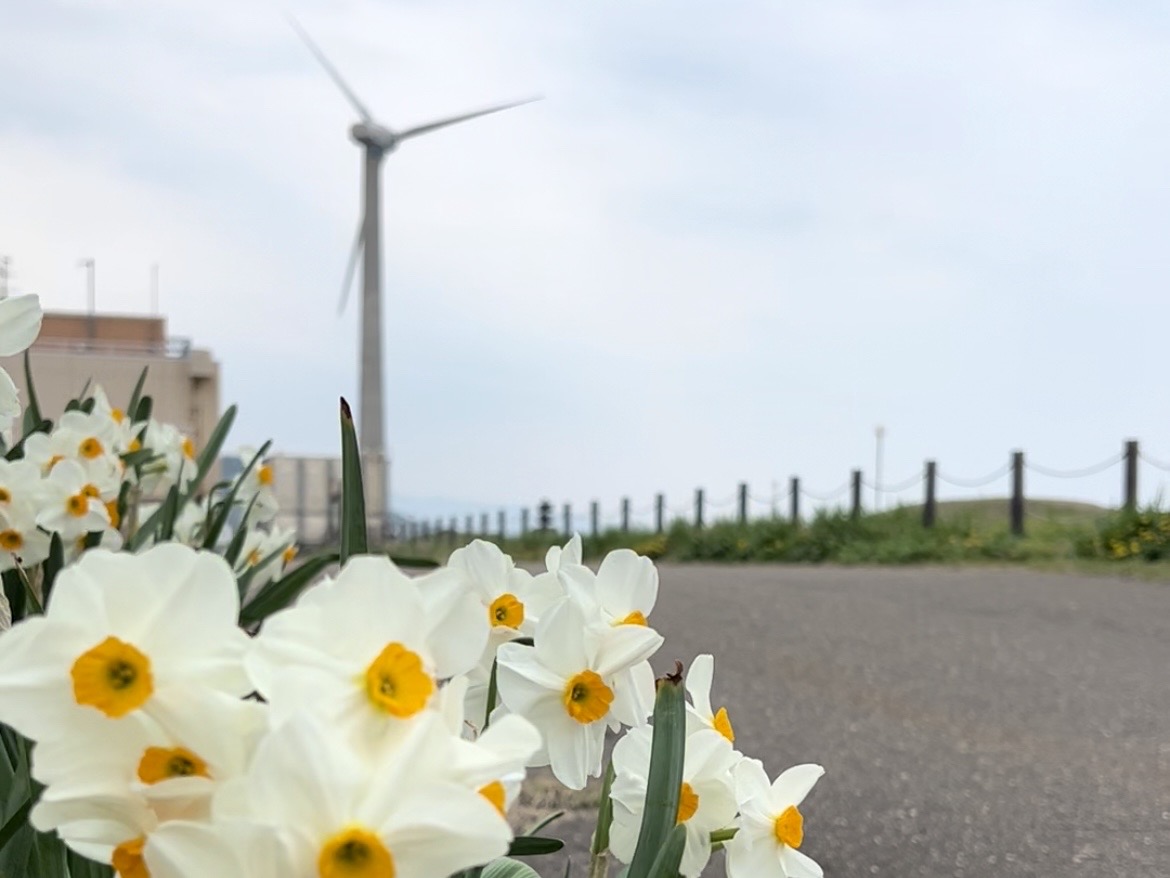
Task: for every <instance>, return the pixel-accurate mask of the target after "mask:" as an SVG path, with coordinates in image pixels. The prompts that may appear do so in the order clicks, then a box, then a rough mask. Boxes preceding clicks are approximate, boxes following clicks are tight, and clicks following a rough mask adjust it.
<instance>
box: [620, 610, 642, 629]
mask: <svg viewBox="0 0 1170 878" xmlns="http://www.w3.org/2000/svg"><path fill="white" fill-rule="evenodd" d="M613 624H614V625H641V626H643V627H645V625H646V616H645V615H644V614H643V613H642V611H641V610H634V611H633V612H632V613H630V614H629V615H628V616H626V618H624V619H622V620H621V621H620V622H614V623H613Z"/></svg>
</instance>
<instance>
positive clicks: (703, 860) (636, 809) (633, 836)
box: [609, 726, 738, 878]
mask: <svg viewBox="0 0 1170 878" xmlns="http://www.w3.org/2000/svg"><path fill="white" fill-rule="evenodd" d="M652 741H653V729H652V728H651V727H650V726H642V727H641V728H637V729H631V730H630V731H628V732H626V734H625V735H623V736H622V738H621V740H619V741H618V742H617V744H615V745H614V748H613V768H614V781H613V787H612V789H611V791H610V796H611V798H612V799H613V826H612V828H611V829H610V836H609V846H610V850H612V851H613V853H614V856H615V857H617V858H618V859H619V860H621V861H622V862H623V863H628V862H630V860H631V859H633V857H634V849H635V847H637V844H638V834H639V832H640V831H641V827H642V812H643V811H644V810H645V806H646V787H647V781H648V778H649V774H650V747H651V743H652ZM737 761H738V760H737V757H736V755H735V752H734V751H733V750H732V749H731V744H730V743H728V741H727V739H726V738H724V737H723V736H722V735H720V734H719V733H718V732H714V731H712V730H710V729H699V730H698V731H695V732H694V733H692V734H688V735H687V741H686V754H685V756H684V757H683V775H682V778H683V779H682V787H681V789H680V790H679V803H678V816H677V821H676V822H678V823H683V824H685V826H686V834H687V840H686V846H685V847H684V849H683V856H682V862H681V863H680V864H679V872H680V873H681V874H682V875H684V876H686V878H697V876H698V875H699V874H700V873H701V872H702V871H703V867H704V866H706V865H707V861H708V860H709V859H710V858H711V833H712V832H714V831H715V830H717V829H724V828H726V827H728V826H730V825H731V824H732V823H733V822H734V821H735V814H736V811H737V810H738V806H737V803H736V798H735V782H734V780H733V778H732V774H731V770H732V768H733V767H734V766H735V764H736V762H737Z"/></svg>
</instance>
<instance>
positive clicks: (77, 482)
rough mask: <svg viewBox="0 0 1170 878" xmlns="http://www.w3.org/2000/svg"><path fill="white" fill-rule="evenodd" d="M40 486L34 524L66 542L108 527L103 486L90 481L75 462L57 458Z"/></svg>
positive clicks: (107, 511)
mask: <svg viewBox="0 0 1170 878" xmlns="http://www.w3.org/2000/svg"><path fill="white" fill-rule="evenodd" d="M42 488H43V494H42V498H43V500H42V505H41V510H40V512H39V513H38V514H37V524H38V525H39V526H40V527H43V528H44V529H45V530H47V531H50V532H53V531H55V532H57V533H59V534H61V539H62V541H63V542H65V543H69V542H71V541H73V540H75V539H77V538H78V537H81V536H84V535H85V534H87V533H96V532H100V531H104V530H106V529H107V528H108V527H109V526H110V510H109V509H108V508H107V507H106V504H105V501H104V500H102V486H100V485H95V484H94V483H93V482H91V481H90V478H89V474H88V473H87V472H86V471H85V470H84V469H83V468H82V466H81V464H79V463H78V462H77V461H75V460H69V459H66V460H59V461H57V463H55V464H54V465H53V470H52V472H50V473H49V476H48V478H46V479H45V480H44V482H43V483H42Z"/></svg>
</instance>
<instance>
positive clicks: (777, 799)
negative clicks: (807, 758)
mask: <svg viewBox="0 0 1170 878" xmlns="http://www.w3.org/2000/svg"><path fill="white" fill-rule="evenodd" d="M824 773H825V769H823V768H822V767H821V766H819V765H813V764H811V763H807V764H805V765H794V766H792V768H790V769H788V770H787V771H785V772H784V773H783V774H781V775H780V776H779V777H778V778H776V780H775V781H773V782H772V802H773V804H774V805H776V806H778V807H779V808H780V809H781V810H783V809H784V808H787V807H788V806H789V805H799V804H800V803H801V802H803V801H804V797H805V796H807V795H808V793H809V790H811V789H812V788H813V787H814V786H815V785H816V782H817V781H818V780H820V779H821V776H822V775H823V774H824Z"/></svg>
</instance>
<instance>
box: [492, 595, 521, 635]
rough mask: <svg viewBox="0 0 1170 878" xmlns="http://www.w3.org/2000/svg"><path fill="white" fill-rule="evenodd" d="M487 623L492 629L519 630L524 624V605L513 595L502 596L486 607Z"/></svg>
mask: <svg viewBox="0 0 1170 878" xmlns="http://www.w3.org/2000/svg"><path fill="white" fill-rule="evenodd" d="M488 621H489V622H491V623H492V627H493V628H519V627H520V626H521V625H522V624H524V604H522V603H520V601H518V600H516V595H514V594H502V595H500V596H499V597H498V598H496V599H495V600H494V601H492V605H491V606H490V607H488Z"/></svg>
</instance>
